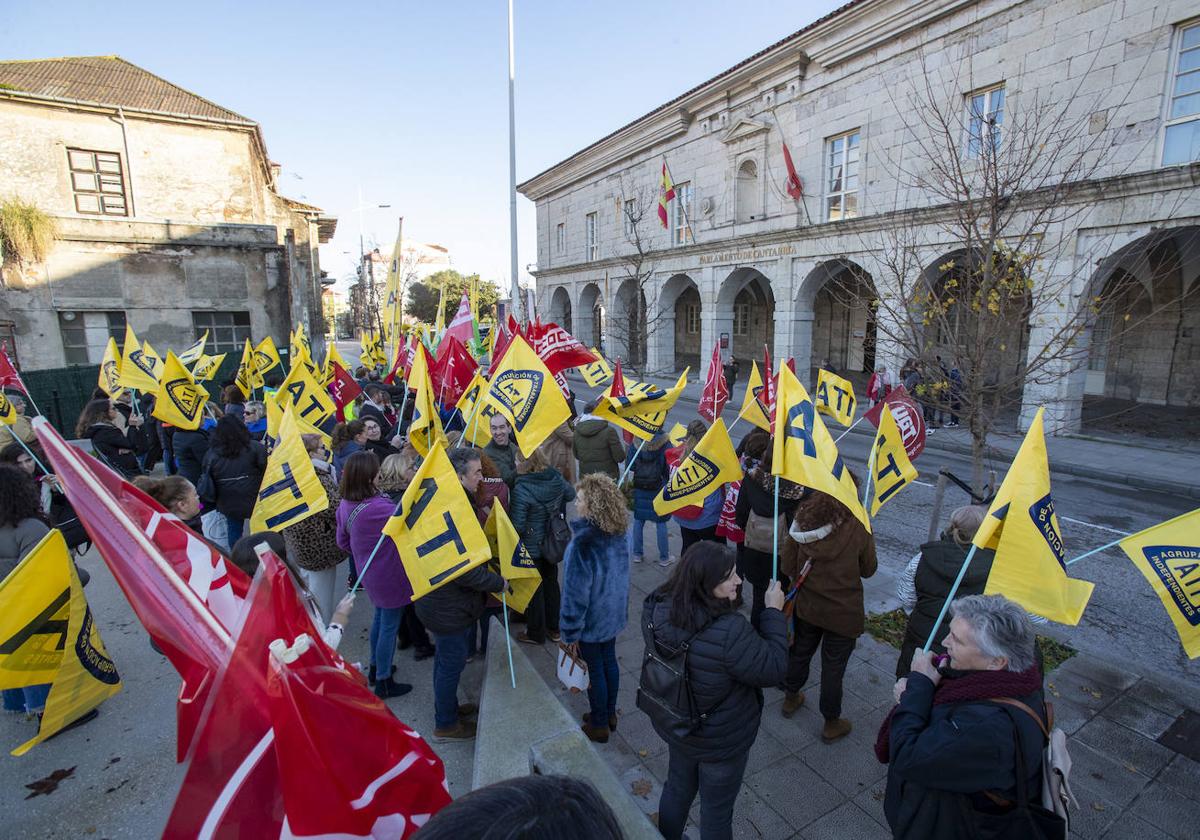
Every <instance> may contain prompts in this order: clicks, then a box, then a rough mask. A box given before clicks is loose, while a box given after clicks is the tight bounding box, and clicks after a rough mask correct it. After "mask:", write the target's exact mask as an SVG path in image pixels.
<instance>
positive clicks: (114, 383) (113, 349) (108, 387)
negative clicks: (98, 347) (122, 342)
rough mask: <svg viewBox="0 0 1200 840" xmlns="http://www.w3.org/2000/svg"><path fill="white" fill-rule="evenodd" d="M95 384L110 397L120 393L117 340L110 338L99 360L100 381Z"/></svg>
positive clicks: (119, 360) (119, 354) (119, 361)
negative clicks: (102, 356)
mask: <svg viewBox="0 0 1200 840" xmlns="http://www.w3.org/2000/svg"><path fill="white" fill-rule="evenodd" d="M96 384H97V385H98V386H99V387H100V390H102V391H103V392H104V393H106V394H108V395H109V396H110V397H115V396H116V395H117V394H118V393H120V391H121V353H120V351H119V350H117V340H116V339H115V338H112V337H111V336H110V337H109V339H108V345H107V346H106V347H105V348H104V358H103V359H101V360H100V379H99V382H97V383H96Z"/></svg>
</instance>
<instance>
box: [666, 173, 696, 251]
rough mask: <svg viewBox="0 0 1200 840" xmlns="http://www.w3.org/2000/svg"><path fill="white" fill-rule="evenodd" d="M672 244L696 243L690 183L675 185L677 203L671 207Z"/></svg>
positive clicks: (673, 203) (674, 202)
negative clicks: (692, 222) (692, 224)
mask: <svg viewBox="0 0 1200 840" xmlns="http://www.w3.org/2000/svg"><path fill="white" fill-rule="evenodd" d="M671 214H672V217H673V218H672V224H671V242H673V243H674V244H676V245H686V244H688V243H689V242H695V241H696V237H695V236H693V232H692V226H691V218H692V185H691V184H690V183H688V182H686V181H685V182H684V183H682V184H676V185H675V201H673V202H672V206H671Z"/></svg>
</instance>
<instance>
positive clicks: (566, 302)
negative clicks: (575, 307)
mask: <svg viewBox="0 0 1200 840" xmlns="http://www.w3.org/2000/svg"><path fill="white" fill-rule="evenodd" d="M550 320H551V321H553V322H554V323H556V324H558V325H559V326H560V327H562V328H563V329H564V330H566V331H567V332H569V333H571V334H574V330H572V329H571V295H570V293H569V292H568V291H567V290H566V288H565V287H563V286H559V287H558V288H557V289H555V290H554V294H553V295H551V296H550Z"/></svg>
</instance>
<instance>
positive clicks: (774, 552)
mask: <svg viewBox="0 0 1200 840" xmlns="http://www.w3.org/2000/svg"><path fill="white" fill-rule="evenodd" d="M771 530H772V534H771V539H772V543H773V544H772V547H771V580H775V578H777V577H778V576H779V474H778V473H776V474H775V519H774V523H773V524H772V526H771Z"/></svg>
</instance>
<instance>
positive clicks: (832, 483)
mask: <svg viewBox="0 0 1200 840" xmlns="http://www.w3.org/2000/svg"><path fill="white" fill-rule="evenodd" d="M775 429H776V434H775V443H774V446H775V448H774V449H773V450H772V451H771V466H772V469H771V472H773V473H774V474H776V475H779V476H781V477H783V478H786V479H787V480H788V481H792V482H795V483H796V484H803V485H804V486H805V487H811V488H813V489H814V490H820V491H821V492H823V493H827V494H829V495H830V496H832V497H833V498H835V499H837V500H838V501H839V502H841V503H842V504H843V505H845V506H846V508H847V509H848V510H849V511H850V512H851V513H852V514H854V518H855V519H857V520H858V521H859V522H861V523H862V525H863V527H864V528H866V529H867V531H868V532H870V530H871V520H870V519H869V518H868V517H867V512H866V510H865V509H864V508H863V506H862V502H860V501H859V499H858V488H857V487H856V486H855V484H854V479H853V478H852V477H851V475H850V470H849V468H848V467H847V466H846V462H845V461H843V460H842V456H841V455H840V454H839V453H838V449H837V444H835V443H834V442H833V437H832V436H831V435H830V434H829V430H828V429H827V428H825V421H823V420H822V419H821V415H820V414H818V413H817V408H816V406H815V405H813V401H812V399H811V398H810V397H809V396H808V391H806V390H805V389H804V386H803V385H801V384H800V380H799V379H797V378H796V374H794V373H792V369H791V368H789V367H788V366H787V365H781V366H780V368H779V391H778V393H777V394H776V396H775Z"/></svg>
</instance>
